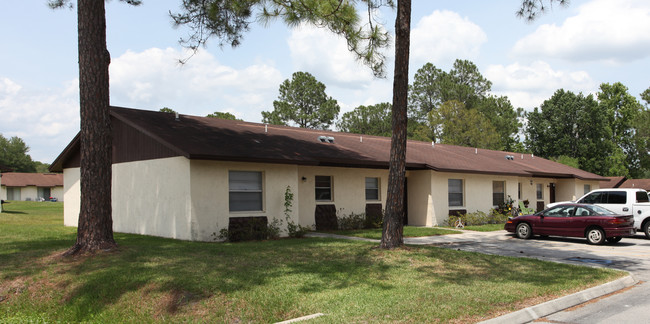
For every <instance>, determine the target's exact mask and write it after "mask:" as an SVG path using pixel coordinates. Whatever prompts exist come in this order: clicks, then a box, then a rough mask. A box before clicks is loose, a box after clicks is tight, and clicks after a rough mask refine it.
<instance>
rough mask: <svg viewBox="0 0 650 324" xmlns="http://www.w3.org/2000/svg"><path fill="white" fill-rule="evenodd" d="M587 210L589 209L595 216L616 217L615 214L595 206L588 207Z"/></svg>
mask: <svg viewBox="0 0 650 324" xmlns="http://www.w3.org/2000/svg"><path fill="white" fill-rule="evenodd" d="M589 208H591V209H592V210H593V211H594V213H596V215H616V213H615V212H613V211H611V210H609V209H607V208H603V207H600V206H597V205H593V206H589Z"/></svg>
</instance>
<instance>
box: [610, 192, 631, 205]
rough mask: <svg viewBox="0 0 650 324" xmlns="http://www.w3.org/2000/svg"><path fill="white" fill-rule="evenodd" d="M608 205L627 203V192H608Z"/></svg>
mask: <svg viewBox="0 0 650 324" xmlns="http://www.w3.org/2000/svg"><path fill="white" fill-rule="evenodd" d="M607 203H608V204H625V203H627V192H624V191H610V192H609V195H607Z"/></svg>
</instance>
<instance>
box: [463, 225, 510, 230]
mask: <svg viewBox="0 0 650 324" xmlns="http://www.w3.org/2000/svg"><path fill="white" fill-rule="evenodd" d="M504 225H505V224H485V225H470V226H465V228H463V229H465V230H469V231H478V232H493V231H500V230H502V229H503V226H504Z"/></svg>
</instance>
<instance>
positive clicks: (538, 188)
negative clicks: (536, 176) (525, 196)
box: [535, 183, 544, 200]
mask: <svg viewBox="0 0 650 324" xmlns="http://www.w3.org/2000/svg"><path fill="white" fill-rule="evenodd" d="M535 197H536V198H537V200H544V184H543V183H536V184H535Z"/></svg>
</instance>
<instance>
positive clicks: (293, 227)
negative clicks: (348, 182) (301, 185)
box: [284, 186, 311, 238]
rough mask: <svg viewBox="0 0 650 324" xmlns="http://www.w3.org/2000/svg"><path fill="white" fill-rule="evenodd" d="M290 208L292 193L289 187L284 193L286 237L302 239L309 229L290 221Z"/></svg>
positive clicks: (291, 205)
mask: <svg viewBox="0 0 650 324" xmlns="http://www.w3.org/2000/svg"><path fill="white" fill-rule="evenodd" d="M291 207H293V192H291V186H287V189H286V190H285V191H284V218H285V219H286V221H287V235H289V237H293V238H299V237H304V236H305V234H307V232H309V231H310V230H311V228H309V227H306V226H302V225H300V224H296V223H294V222H293V220H291V211H292V210H291Z"/></svg>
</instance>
